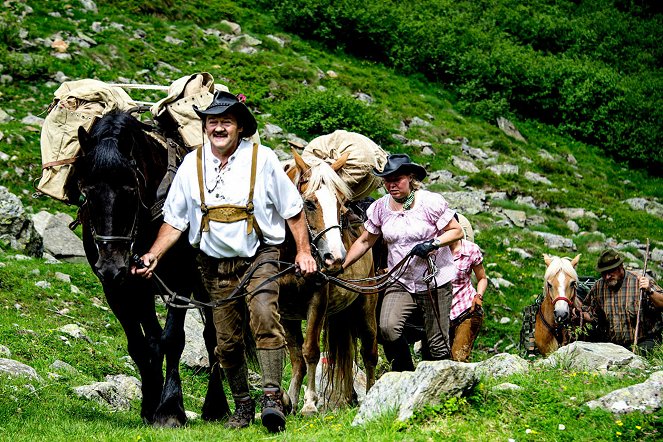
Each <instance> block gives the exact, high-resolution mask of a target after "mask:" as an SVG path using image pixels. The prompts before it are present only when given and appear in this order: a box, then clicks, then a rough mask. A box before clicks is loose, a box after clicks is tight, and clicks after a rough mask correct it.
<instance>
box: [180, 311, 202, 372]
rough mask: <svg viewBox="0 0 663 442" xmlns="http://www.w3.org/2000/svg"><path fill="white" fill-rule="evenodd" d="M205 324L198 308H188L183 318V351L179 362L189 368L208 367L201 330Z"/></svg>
mask: <svg viewBox="0 0 663 442" xmlns="http://www.w3.org/2000/svg"><path fill="white" fill-rule="evenodd" d="M204 329H205V325H204V324H203V320H202V318H201V316H200V312H199V311H198V310H194V309H192V310H189V311H188V312H187V313H186V316H185V318H184V351H183V352H182V357H181V359H180V360H181V362H182V363H183V364H184V365H186V366H187V367H189V368H193V369H205V368H207V367H209V356H208V355H207V349H206V348H205V340H204V339H203V330H204Z"/></svg>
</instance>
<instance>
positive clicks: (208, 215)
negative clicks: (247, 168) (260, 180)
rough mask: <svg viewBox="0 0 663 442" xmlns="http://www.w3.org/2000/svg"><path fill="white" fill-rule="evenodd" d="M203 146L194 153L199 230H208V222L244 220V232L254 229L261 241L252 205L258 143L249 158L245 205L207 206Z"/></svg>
mask: <svg viewBox="0 0 663 442" xmlns="http://www.w3.org/2000/svg"><path fill="white" fill-rule="evenodd" d="M203 147H204V146H200V147H199V148H198V152H197V153H196V159H197V160H196V165H197V169H198V188H199V189H200V210H201V211H202V212H203V219H202V222H201V223H200V231H201V233H202V232H208V231H209V222H210V221H216V222H219V223H234V222H237V221H242V220H244V219H245V220H246V234H247V235H248V234H250V233H251V232H252V231H253V229H255V231H256V234H257V235H258V238H260V241H261V242H262V231H261V230H260V226H259V225H258V222H257V220H256V219H255V214H254V206H253V189H254V187H255V182H256V169H257V166H258V143H253V155H252V158H251V180H250V184H249V198H248V202H247V204H246V206H239V205H236V204H222V205H219V206H213V207H208V206H207V204H205V188H204V186H203Z"/></svg>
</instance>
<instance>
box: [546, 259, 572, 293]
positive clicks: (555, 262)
mask: <svg viewBox="0 0 663 442" xmlns="http://www.w3.org/2000/svg"><path fill="white" fill-rule="evenodd" d="M551 258H552V261H551V262H550V265H549V266H548V268H547V269H546V274H545V275H544V277H543V279H544V283H543V284H544V289H545V284H546V281H548V280H549V279H550V278H552V277H553V276H555V275H556V274H558V273H559V272H560V271H563V272H564V273H566V274H567V275H569V277H570V278H571V280H572V281H577V280H578V273H577V272H576V269H575V268H574V267H573V265H572V264H571V259H570V258H566V257H564V258H560V257H559V256H553V257H551Z"/></svg>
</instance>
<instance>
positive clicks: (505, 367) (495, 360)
mask: <svg viewBox="0 0 663 442" xmlns="http://www.w3.org/2000/svg"><path fill="white" fill-rule="evenodd" d="M529 369H530V366H529V363H528V362H527V361H526V360H525V359H523V358H521V357H520V356H518V355H514V354H511V353H500V354H497V355H495V356H493V357H492V358H489V359H486V360H485V361H481V362H479V363H478V364H477V367H476V374H477V376H480V377H489V378H501V377H505V376H511V375H513V374H525V373H527V372H529Z"/></svg>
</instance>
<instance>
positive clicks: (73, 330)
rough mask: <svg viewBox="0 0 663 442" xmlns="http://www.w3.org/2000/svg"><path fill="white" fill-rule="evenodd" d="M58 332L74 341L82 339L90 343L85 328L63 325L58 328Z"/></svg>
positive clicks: (75, 325) (90, 340) (76, 325)
mask: <svg viewBox="0 0 663 442" xmlns="http://www.w3.org/2000/svg"><path fill="white" fill-rule="evenodd" d="M58 331H59V332H62V333H65V334H67V335H69V336H71V337H72V338H75V339H82V340H84V341H87V342H92V339H90V337H89V336H88V335H87V331H86V330H85V328H84V327H81V326H80V325H78V324H65V325H63V326H62V327H60V328H58Z"/></svg>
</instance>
